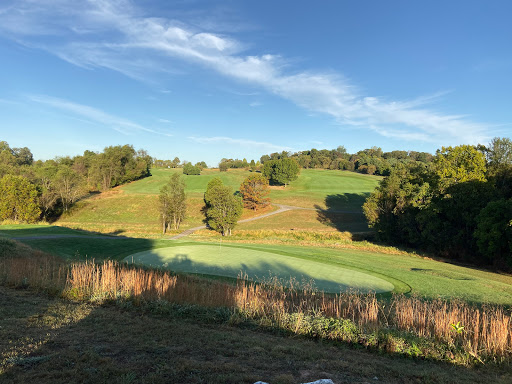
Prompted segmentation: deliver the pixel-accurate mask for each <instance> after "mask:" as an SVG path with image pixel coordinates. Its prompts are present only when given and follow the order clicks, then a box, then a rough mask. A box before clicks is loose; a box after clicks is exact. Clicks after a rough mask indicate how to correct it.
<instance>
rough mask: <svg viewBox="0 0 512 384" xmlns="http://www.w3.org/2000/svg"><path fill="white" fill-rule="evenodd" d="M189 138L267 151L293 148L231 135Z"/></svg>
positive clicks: (204, 142)
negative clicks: (236, 137)
mask: <svg viewBox="0 0 512 384" xmlns="http://www.w3.org/2000/svg"><path fill="white" fill-rule="evenodd" d="M189 139H190V140H192V141H195V142H196V143H200V144H230V145H237V146H242V147H246V148H251V149H255V148H258V149H260V150H264V151H268V152H282V151H292V150H293V149H292V148H290V147H287V146H284V145H275V144H271V143H265V142H261V141H254V140H246V139H235V138H232V137H225V136H215V137H205V136H190V137H189Z"/></svg>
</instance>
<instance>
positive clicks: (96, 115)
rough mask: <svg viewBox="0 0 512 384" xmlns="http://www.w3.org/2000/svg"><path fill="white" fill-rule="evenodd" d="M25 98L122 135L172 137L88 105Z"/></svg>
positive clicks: (42, 97) (57, 100)
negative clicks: (138, 134)
mask: <svg viewBox="0 0 512 384" xmlns="http://www.w3.org/2000/svg"><path fill="white" fill-rule="evenodd" d="M27 97H28V99H29V100H31V101H33V102H36V103H38V104H43V105H46V106H49V107H52V108H56V109H60V110H63V111H67V112H70V113H72V114H74V115H76V116H79V117H81V118H83V119H85V120H86V121H88V122H92V123H96V124H101V125H104V126H106V127H109V128H111V129H114V130H116V131H118V132H120V133H122V134H124V135H130V134H134V133H137V132H149V133H153V134H160V135H165V136H172V135H170V134H168V133H165V132H157V131H155V130H153V129H149V128H146V127H144V126H142V125H140V124H137V123H134V122H132V121H130V120H127V119H125V118H122V117H118V116H114V115H111V114H108V113H106V112H104V111H102V110H100V109H97V108H93V107H91V106H88V105H83V104H77V103H74V102H71V101H68V100H64V99H59V98H56V97H51V96H46V95H29V96H27Z"/></svg>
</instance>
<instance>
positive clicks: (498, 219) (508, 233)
mask: <svg viewBox="0 0 512 384" xmlns="http://www.w3.org/2000/svg"><path fill="white" fill-rule="evenodd" d="M476 221H477V229H476V231H475V232H474V237H475V239H476V241H477V244H478V249H479V250H480V253H481V254H482V255H484V256H485V257H486V258H487V260H488V261H490V262H494V263H495V264H498V263H507V264H508V267H511V266H512V199H508V200H505V199H500V200H497V201H491V202H490V203H489V204H487V206H486V207H485V208H484V209H482V210H481V211H480V213H479V215H478V217H477V219H476Z"/></svg>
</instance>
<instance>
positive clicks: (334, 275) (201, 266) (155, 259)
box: [124, 244, 394, 293]
mask: <svg viewBox="0 0 512 384" xmlns="http://www.w3.org/2000/svg"><path fill="white" fill-rule="evenodd" d="M124 260H125V261H127V262H133V263H136V264H144V265H148V266H153V267H164V268H168V269H170V270H173V271H177V272H190V273H202V274H209V275H218V276H228V277H237V276H238V275H239V273H240V271H242V272H243V273H246V274H247V275H248V277H249V278H250V279H255V280H262V279H268V277H269V276H277V277H278V278H279V279H282V281H289V280H290V278H295V279H296V280H297V281H298V282H308V281H311V280H313V281H314V283H315V286H316V287H317V288H318V289H320V290H323V291H325V292H340V291H347V290H349V289H355V290H358V291H360V292H369V291H373V292H378V293H380V292H389V291H392V290H393V289H394V286H393V284H391V283H390V282H388V281H386V280H384V279H381V278H379V277H376V276H372V275H369V274H366V273H363V272H359V271H355V270H352V269H347V268H343V267H341V266H335V265H330V264H323V263H319V262H316V261H312V260H305V259H302V258H295V257H291V256H283V255H279V254H276V253H272V252H265V251H259V250H253V249H246V248H240V247H232V246H220V245H201V244H198V245H177V246H173V247H168V248H159V249H153V250H150V251H144V252H139V253H135V254H133V255H130V256H128V257H126V258H125V259H124Z"/></svg>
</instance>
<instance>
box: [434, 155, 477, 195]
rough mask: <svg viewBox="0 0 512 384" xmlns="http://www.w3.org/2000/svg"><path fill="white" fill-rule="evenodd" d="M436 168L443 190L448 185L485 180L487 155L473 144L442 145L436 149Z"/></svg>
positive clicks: (440, 186) (440, 187)
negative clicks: (446, 146) (439, 148)
mask: <svg viewBox="0 0 512 384" xmlns="http://www.w3.org/2000/svg"><path fill="white" fill-rule="evenodd" d="M434 170H435V173H436V175H437V177H438V180H439V185H438V188H439V190H440V191H441V192H443V191H444V190H446V188H447V187H449V186H450V185H453V184H457V183H463V182H466V181H485V180H486V178H485V172H486V167H485V157H484V155H483V154H482V152H480V151H478V150H477V149H476V148H475V147H473V146H471V145H459V146H457V147H454V148H452V147H448V148H445V147H442V148H441V150H437V151H436V156H435V158H434Z"/></svg>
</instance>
